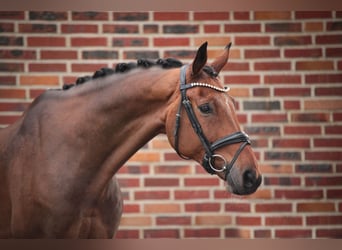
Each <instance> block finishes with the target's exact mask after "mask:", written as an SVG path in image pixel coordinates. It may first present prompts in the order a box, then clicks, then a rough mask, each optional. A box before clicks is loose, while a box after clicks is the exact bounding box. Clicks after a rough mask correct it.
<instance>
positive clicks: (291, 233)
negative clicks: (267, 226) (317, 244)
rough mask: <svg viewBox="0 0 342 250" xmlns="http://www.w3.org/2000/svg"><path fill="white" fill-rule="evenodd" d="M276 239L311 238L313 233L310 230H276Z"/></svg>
mask: <svg viewBox="0 0 342 250" xmlns="http://www.w3.org/2000/svg"><path fill="white" fill-rule="evenodd" d="M275 237H276V238H296V239H298V238H311V237H312V232H311V230H310V229H276V231H275Z"/></svg>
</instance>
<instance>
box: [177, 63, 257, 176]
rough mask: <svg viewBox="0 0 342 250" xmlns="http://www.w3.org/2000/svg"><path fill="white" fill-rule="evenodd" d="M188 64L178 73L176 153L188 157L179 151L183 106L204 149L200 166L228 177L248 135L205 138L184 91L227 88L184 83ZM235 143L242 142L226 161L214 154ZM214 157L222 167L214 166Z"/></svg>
mask: <svg viewBox="0 0 342 250" xmlns="http://www.w3.org/2000/svg"><path fill="white" fill-rule="evenodd" d="M187 67H188V65H184V66H183V67H182V68H181V74H180V91H181V97H182V98H181V102H180V104H179V108H178V112H177V114H176V123H175V130H174V138H175V150H176V152H177V154H178V155H179V156H180V157H182V158H183V159H187V160H188V159H189V158H188V157H186V156H184V155H182V154H181V153H180V152H179V148H178V147H179V129H180V124H181V123H180V119H181V112H182V107H184V109H185V111H186V113H187V115H188V118H189V120H190V123H191V125H192V127H193V129H194V131H195V133H196V134H197V136H198V137H199V139H200V141H201V143H202V145H203V147H204V150H205V154H204V157H203V162H202V166H203V167H204V169H205V170H206V171H207V172H208V173H210V174H215V173H220V172H224V171H226V173H225V176H226V180H227V179H228V175H229V173H230V170H231V169H232V167H233V165H234V163H235V161H236V160H237V158H238V157H239V155H240V153H241V152H242V150H243V149H244V148H245V147H246V146H247V145H249V144H251V142H250V140H249V138H248V135H247V134H246V133H244V132H241V131H238V132H236V133H234V134H231V135H228V136H225V137H223V138H221V139H218V140H217V141H215V142H213V143H210V142H209V141H208V139H207V138H206V136H205V135H204V133H203V130H202V128H201V125H200V123H199V122H198V119H197V118H196V115H195V112H194V110H193V108H192V105H191V102H190V100H189V98H188V97H187V95H186V91H187V90H188V89H190V88H194V87H204V88H210V89H213V90H215V91H219V92H227V91H228V90H229V89H228V88H225V89H222V88H219V87H216V86H213V85H210V84H207V83H189V84H187V83H186V69H187ZM236 143H242V144H241V145H240V147H239V149H238V150H237V151H236V153H235V155H234V157H233V158H232V160H231V161H230V162H229V163H227V160H226V159H225V158H224V157H223V156H222V155H220V154H215V150H217V149H219V148H221V147H224V146H227V145H231V144H236ZM215 159H220V160H221V161H223V164H222V167H221V168H220V169H218V168H216V167H215V165H214V162H213V161H214V160H215Z"/></svg>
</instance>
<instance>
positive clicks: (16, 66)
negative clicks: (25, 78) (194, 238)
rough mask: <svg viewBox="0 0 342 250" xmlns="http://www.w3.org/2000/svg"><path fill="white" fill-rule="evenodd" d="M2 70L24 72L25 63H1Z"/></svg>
mask: <svg viewBox="0 0 342 250" xmlns="http://www.w3.org/2000/svg"><path fill="white" fill-rule="evenodd" d="M0 72H24V64H23V63H0Z"/></svg>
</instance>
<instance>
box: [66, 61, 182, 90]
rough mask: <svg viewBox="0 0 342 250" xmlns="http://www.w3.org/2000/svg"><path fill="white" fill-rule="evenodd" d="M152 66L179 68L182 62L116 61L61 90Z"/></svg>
mask: <svg viewBox="0 0 342 250" xmlns="http://www.w3.org/2000/svg"><path fill="white" fill-rule="evenodd" d="M153 66H159V67H161V68H163V69H170V68H179V67H181V66H183V63H182V62H181V61H179V60H177V59H174V58H167V59H158V60H156V61H152V60H149V59H138V60H137V62H130V63H118V64H117V65H116V67H115V68H101V69H100V70H96V71H95V72H94V74H93V75H92V76H82V77H79V78H77V79H76V82H75V83H71V84H64V85H63V90H67V89H70V88H72V87H74V86H76V85H80V84H83V83H86V82H88V81H90V80H93V79H96V78H101V77H106V76H109V75H112V74H118V73H125V72H128V71H130V70H132V69H135V68H145V69H146V68H150V67H153Z"/></svg>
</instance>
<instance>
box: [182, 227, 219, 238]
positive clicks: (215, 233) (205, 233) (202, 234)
mask: <svg viewBox="0 0 342 250" xmlns="http://www.w3.org/2000/svg"><path fill="white" fill-rule="evenodd" d="M184 237H185V238H218V237H220V229H216V228H201V229H185V230H184Z"/></svg>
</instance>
